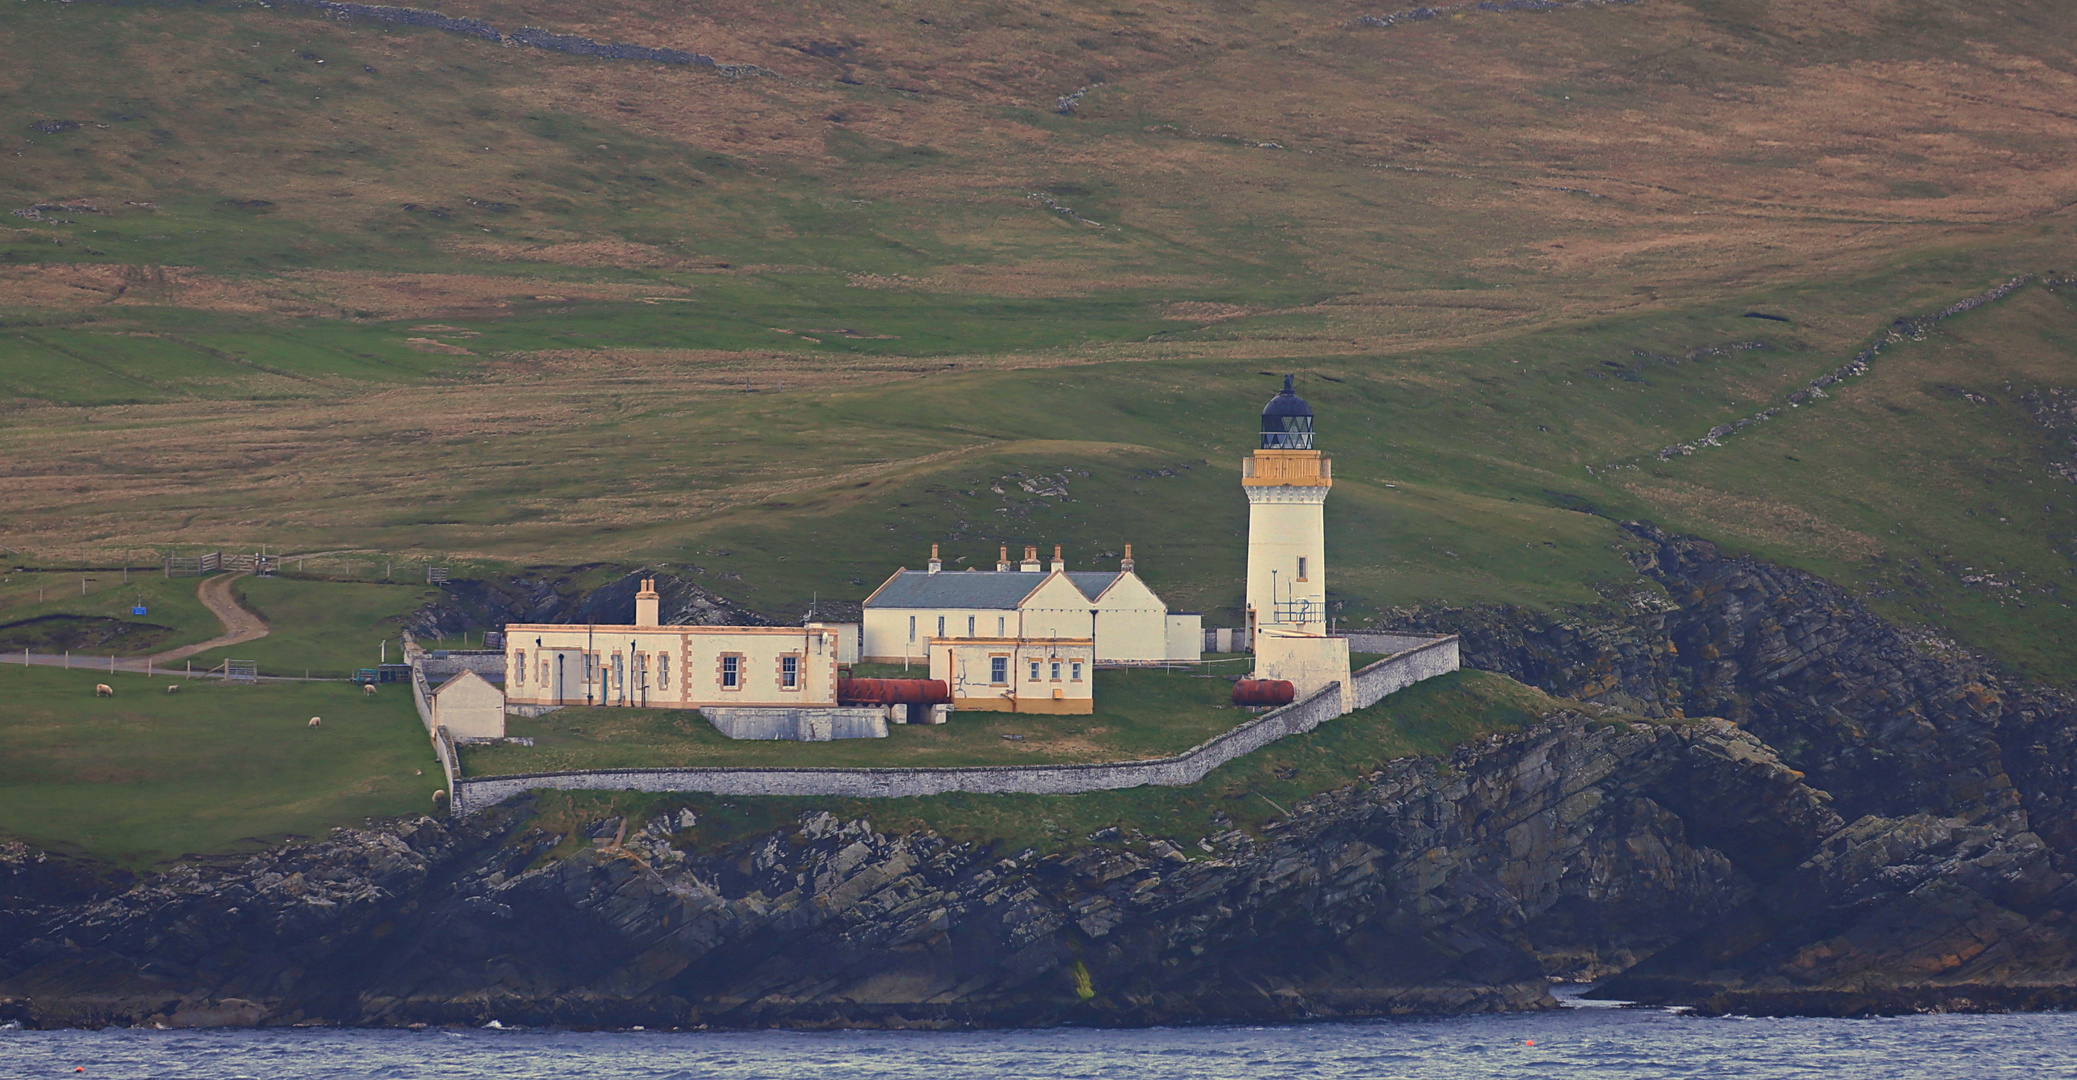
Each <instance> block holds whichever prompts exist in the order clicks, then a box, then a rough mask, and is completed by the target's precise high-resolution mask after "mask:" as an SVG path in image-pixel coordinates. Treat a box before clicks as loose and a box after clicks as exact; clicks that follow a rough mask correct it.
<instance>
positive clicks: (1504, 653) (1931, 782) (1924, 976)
mask: <svg viewBox="0 0 2077 1080" xmlns="http://www.w3.org/2000/svg"><path fill="white" fill-rule="evenodd" d="M1626 527H1627V528H1628V529H1629V530H1630V531H1631V532H1632V534H1633V535H1635V536H1636V537H1637V538H1639V539H1640V540H1642V541H1644V542H1645V547H1644V548H1643V549H1642V551H1641V552H1640V554H1639V555H1638V556H1637V557H1636V561H1637V563H1638V567H1639V570H1640V571H1641V572H1642V573H1644V574H1645V575H1647V576H1648V577H1650V578H1652V579H1654V580H1655V581H1657V582H1658V583H1659V584H1660V585H1661V586H1663V588H1664V590H1665V593H1666V598H1667V599H1666V602H1664V603H1662V604H1655V605H1635V606H1633V607H1632V609H1631V610H1629V611H1625V612H1622V613H1619V614H1610V613H1607V612H1601V613H1580V612H1574V613H1570V614H1569V615H1566V616H1553V615H1533V614H1529V613H1523V612H1508V611H1494V610H1479V611H1435V612H1425V613H1421V614H1420V615H1419V617H1417V618H1416V619H1415V620H1414V621H1416V622H1419V623H1422V624H1424V625H1428V626H1433V627H1437V628H1448V629H1450V630H1452V631H1454V632H1457V633H1460V634H1462V635H1463V648H1464V652H1465V661H1466V663H1467V664H1468V665H1472V666H1479V667H1489V668H1492V669H1495V670H1501V671H1505V672H1508V673H1509V674H1513V675H1515V676H1516V677H1518V678H1522V679H1524V680H1525V681H1528V682H1531V683H1534V684H1536V685H1539V686H1542V687H1544V688H1546V689H1549V690H1551V691H1553V692H1555V693H1560V694H1566V695H1570V696H1576V697H1580V698H1584V699H1587V700H1597V699H1598V700H1607V701H1611V702H1618V703H1621V704H1623V705H1625V706H1626V707H1629V708H1633V709H1637V710H1639V711H1641V712H1645V713H1648V714H1652V715H1661V716H1675V715H1683V714H1690V715H1692V714H1701V713H1708V714H1715V715H1720V716H1723V717H1726V718H1728V719H1730V720H1732V721H1734V722H1736V723H1738V724H1739V725H1740V726H1741V727H1742V728H1744V729H1745V730H1747V731H1750V732H1751V733H1752V734H1754V735H1756V736H1758V737H1759V738H1760V739H1762V740H1763V741H1764V742H1766V743H1767V744H1768V745H1769V746H1770V747H1771V748H1772V749H1774V750H1775V751H1776V752H1777V753H1778V754H1779V755H1780V757H1781V759H1782V760H1783V761H1784V762H1785V763H1787V764H1788V765H1789V766H1791V767H1793V768H1795V769H1797V770H1799V771H1801V772H1803V773H1805V774H1806V779H1807V782H1808V783H1809V784H1810V785H1811V786H1813V787H1815V788H1817V789H1820V790H1823V791H1825V792H1827V793H1828V794H1829V795H1830V796H1831V797H1832V799H1833V804H1834V806H1835V807H1836V808H1837V809H1838V811H1839V812H1840V814H1841V815H1842V816H1843V817H1845V818H1846V819H1847V820H1849V821H1850V822H1851V823H1852V824H1851V825H1850V826H1849V827H1848V828H1846V829H1844V830H1842V831H1841V832H1840V833H1838V834H1835V835H1833V836H1831V837H1828V838H1825V839H1824V840H1823V842H1822V843H1820V844H1818V845H1815V846H1814V847H1813V848H1812V849H1811V850H1810V851H1809V852H1806V853H1804V854H1803V855H1802V856H1801V858H1800V859H1799V860H1798V862H1797V865H1796V866H1794V867H1793V868H1792V869H1791V870H1789V872H1787V873H1786V874H1784V875H1783V876H1782V877H1781V878H1779V879H1778V880H1772V881H1769V882H1767V886H1766V888H1764V889H1763V890H1761V891H1760V892H1759V893H1756V894H1755V896H1754V898H1753V901H1752V903H1750V904H1749V905H1747V906H1746V907H1745V908H1744V909H1742V910H1741V911H1740V913H1739V915H1738V917H1737V918H1736V919H1733V920H1730V921H1728V922H1726V923H1724V924H1722V925H1716V926H1711V927H1708V928H1706V929H1701V930H1698V931H1697V932H1696V933H1694V934H1693V935H1691V937H1690V938H1689V939H1688V940H1686V941H1684V942H1682V943H1681V944H1679V945H1678V946H1676V947H1674V948H1671V949H1668V950H1667V951H1665V952H1664V953H1662V954H1659V955H1656V956H1654V957H1652V958H1651V959H1650V960H1649V961H1647V962H1645V963H1644V964H1642V965H1640V966H1639V967H1637V968H1635V969H1634V970H1631V971H1630V972H1628V973H1627V974H1625V975H1624V976H1623V977H1622V978H1619V979H1617V980H1615V981H1614V982H1612V983H1611V984H1610V985H1609V986H1607V987H1606V988H1605V989H1604V991H1603V992H1604V993H1605V994H1607V995H1608V996H1628V997H1637V998H1643V999H1647V1000H1653V1001H1677V1002H1688V1003H1696V1004H1700V1005H1702V1006H1704V1007H1707V1008H1717V1009H1731V1010H1737V1011H1743V1012H1755V1011H1783V1012H1809V1011H1819V1012H1860V1011H1870V1010H1877V1011H1879V1010H1888V1009H1900V1008H1917V1007H1926V1008H1962V1007H1976V1008H1989V1007H2006V1006H2033V1005H2045V1004H2053V1003H2055V1002H2057V1001H2061V1000H2065V998H2067V997H2072V996H2077V991H2073V989H2072V988H2077V966H2073V964H2072V963H2071V960H2070V949H2069V946H2068V936H2069V935H2068V912H2070V911H2071V910H2072V907H2073V905H2077V893H2073V891H2072V889H2071V887H2070V885H2069V884H2068V883H2069V881H2070V873H2071V872H2072V871H2073V870H2077V817H2073V814H2077V801H2073V786H2072V780H2073V763H2077V702H2073V701H2072V700H2071V698H2070V696H2069V695H2068V694H2066V693H2063V692H2061V691H2056V690H2050V689H2046V688H2042V687H2037V686H2031V685H2027V684H2025V683H2022V682H2019V681H2016V680H2012V679H2008V678H2005V677H2003V676H2001V675H2000V674H1999V673H1998V672H1997V671H1996V670H1995V669H1994V668H1993V667H1992V666H1991V665H1990V664H1988V663H1985V662H1983V661H1982V660H1981V659H1980V658H1976V657H1972V656H1969V655H1968V654H1966V653H1964V652H1962V651H1960V650H1957V649H1955V648H1953V647H1952V646H1950V645H1947V644H1945V643H1943V642H1941V641H1939V640H1938V639H1937V638H1935V637H1933V636H1932V635H1928V634H1915V633H1911V632H1907V631H1905V630H1902V629H1900V628H1898V627H1895V626H1892V625H1890V624H1888V623H1886V622H1884V621H1882V620H1881V619H1880V618H1878V617H1876V616H1875V615H1873V614H1872V613H1870V612H1868V611H1867V610H1866V609H1865V608H1864V607H1862V606H1861V604H1860V603H1859V602H1858V601H1857V600H1855V599H1854V598H1853V597H1852V596H1851V595H1849V594H1847V593H1846V592H1844V591H1843V590H1841V589H1838V588H1836V587H1835V586H1832V585H1831V584H1829V583H1827V582H1825V581H1823V580H1821V579H1818V578H1816V577H1813V576H1811V575H1809V574H1806V573H1803V572H1801V571H1797V570H1793V569H1790V568H1786V567H1781V566H1776V565H1773V564H1769V563H1765V562H1762V561H1760V560H1756V559H1751V558H1726V557H1724V556H1723V555H1722V554H1721V553H1720V552H1719V551H1718V550H1717V549H1716V547H1715V546H1714V545H1712V544H1709V543H1708V542H1706V541H1701V540H1695V539H1692V538H1688V537H1678V536H1671V535H1668V534H1666V533H1664V532H1662V531H1660V530H1658V529H1656V528H1653V527H1652V526H1650V525H1647V524H1642V523H1633V524H1631V525H1629V526H1626ZM1640 608H1641V609H1640ZM2053 943H2062V944H2053ZM2000 988H2003V989H2000ZM2058 995H2062V996H2058Z"/></svg>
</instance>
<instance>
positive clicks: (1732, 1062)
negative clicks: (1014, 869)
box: [0, 1008, 2077, 1080]
mask: <svg viewBox="0 0 2077 1080" xmlns="http://www.w3.org/2000/svg"><path fill="white" fill-rule="evenodd" d="M0 1076H4V1077H7V1078H8V1080H13V1078H16V1077H22V1078H30V1077H35V1078H41V1077H53V1078H55V1077H67V1076H70V1077H75V1078H77V1077H92V1078H95V1080H111V1078H112V1080H190V1078H193V1080H305V1078H308V1080H364V1078H366V1080H420V1078H425V1080H708V1078H716V1080H765V1078H771V1080H850V1078H854V1077H855V1078H860V1080H912V1078H913V1080H985V1078H994V1077H1018V1078H1023V1077H1030V1078H1035V1080H1082V1078H1090V1080H1108V1078H1112V1077H1118V1078H1139V1077H1163V1078H1166V1077H1179V1078H1183V1077H1187V1078H1191V1080H1198V1078H1203V1080H1225V1078H1233V1080H1280V1078H1285V1077H1291V1078H1306V1080H1333V1078H1341V1077H1347V1078H1351V1080H1357V1078H1360V1080H1394V1078H1401V1077H1406V1078H1421V1080H1426V1078H1431V1077H1432V1078H1437V1080H1442V1078H1449V1080H1457V1078H1468V1077H1538V1078H1540V1077H1565V1076H1577V1077H1593V1078H1595V1080H1632V1078H1646V1077H1650V1078H1661V1077H1665V1078H1672V1077H1680V1078H1688V1077H1707V1078H1725V1080H1729V1078H1775V1077H1814V1078H1823V1080H1878V1078H1879V1080H1899V1078H1902V1080H1918V1078H1926V1080H1949V1078H1953V1080H1979V1078H1985V1077H2019V1078H2025V1080H2050V1078H2055V1077H2077V1014H2062V1013H2034V1014H2022V1015H2003V1016H1954V1015H1948V1016H1902V1017H1892V1018H1878V1019H1865V1020H1825V1019H1753V1018H1739V1017H1718V1018H1708V1017H1698V1016H1685V1015H1680V1014H1677V1013H1672V1012H1667V1011H1664V1010H1658V1009H1615V1008H1567V1009H1565V1010H1562V1011H1558V1012H1549V1013H1538V1014H1530V1015H1517V1016H1479V1017H1460V1018H1451V1019H1430V1020H1381V1021H1366V1022H1362V1023H1334V1024H1302V1025H1288V1026H1275V1027H1203V1028H1154V1029H1146V1030H1126V1031H1119V1030H1091V1029H1087V1028H1053V1029H1048V1030H1042V1031H964V1032H885V1031H842V1032H781V1031H757V1032H614V1033H608V1032H575V1031H525V1030H513V1029H505V1030H498V1029H473V1030H466V1031H463V1030H452V1029H448V1030H439V1029H428V1030H424V1031H357V1030H326V1029H302V1030H236V1031H145V1030H135V1029H128V1030H125V1029H108V1030H103V1031H0Z"/></svg>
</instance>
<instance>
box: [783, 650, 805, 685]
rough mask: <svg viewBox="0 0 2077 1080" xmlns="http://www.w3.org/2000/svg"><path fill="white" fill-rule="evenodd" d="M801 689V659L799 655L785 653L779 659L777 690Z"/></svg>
mask: <svg viewBox="0 0 2077 1080" xmlns="http://www.w3.org/2000/svg"><path fill="white" fill-rule="evenodd" d="M800 688H801V658H800V654H799V653H786V654H784V655H782V656H780V657H779V689H781V690H798V689H800Z"/></svg>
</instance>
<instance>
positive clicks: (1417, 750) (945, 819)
mask: <svg viewBox="0 0 2077 1080" xmlns="http://www.w3.org/2000/svg"><path fill="white" fill-rule="evenodd" d="M1558 704H1560V703H1558V702H1555V701H1553V700H1552V699H1550V698H1547V697H1545V696H1544V695H1542V694H1540V693H1538V692H1536V691H1534V690H1531V689H1529V688H1528V687H1525V686H1523V685H1521V684H1520V683H1517V682H1514V681H1513V680H1511V679H1507V678H1505V677H1502V676H1497V675H1490V674H1486V673H1484V672H1477V671H1462V672H1457V673H1454V674H1451V675H1445V676H1442V677H1440V678H1436V679H1431V680H1428V681H1426V682H1423V683H1419V684H1417V685H1415V686H1413V687H1410V688H1408V689H1406V690H1403V691H1401V692H1400V693H1397V694H1394V695H1392V696H1391V697H1389V698H1387V699H1385V700H1384V701H1381V702H1379V703H1378V704H1376V705H1374V706H1372V707H1370V708H1368V709H1362V710H1359V711H1357V712H1353V713H1350V714H1349V715H1347V716H1344V717H1341V718H1340V719H1338V720H1335V721H1333V722H1331V723H1328V724H1326V725H1323V726H1321V727H1320V728H1318V729H1316V730H1314V731H1312V732H1309V733H1307V734H1305V735H1296V736H1292V737H1291V738H1288V739H1284V740H1282V741H1280V742H1277V743H1274V744H1272V745H1270V746H1268V747H1265V748H1263V749H1262V750H1259V751H1257V752H1255V753H1253V754H1250V755H1248V756H1247V757H1245V758H1242V759H1240V760H1238V761H1234V762H1229V763H1228V764H1226V765H1223V766H1221V767H1220V768H1218V769H1216V770H1213V772H1212V773H1211V774H1210V775H1209V776H1206V777H1205V778H1204V780H1202V781H1201V782H1199V783H1197V784H1193V785H1190V786H1188V787H1180V788H1164V787H1142V788H1131V789H1127V790H1124V791H1105V792H1093V793H1090V794H1086V795H1065V796H1036V795H964V794H961V795H941V796H932V797H929V798H917V799H823V798H743V797H738V796H729V797H725V798H724V797H719V796H704V795H640V794H634V793H603V792H602V793H587V792H575V793H572V792H554V791H544V792H541V793H539V794H538V795H536V796H535V800H536V802H535V807H536V811H535V812H536V815H537V817H538V818H539V823H540V824H541V825H542V826H543V827H545V828H548V829H550V830H552V831H556V832H562V833H564V834H566V835H568V836H572V837H578V838H577V839H571V840H568V841H566V845H570V846H574V845H576V844H581V843H582V842H583V841H582V840H581V833H579V832H578V828H579V827H580V826H582V825H585V824H588V823H590V822H592V821H596V820H598V819H599V818H602V817H610V816H614V815H627V816H628V817H629V818H630V827H631V828H633V827H638V826H639V824H640V822H641V821H642V820H644V819H646V818H648V817H651V816H655V815H660V814H664V813H674V812H675V811H676V810H678V809H679V808H681V807H686V808H690V809H692V810H693V812H694V813H695V814H697V815H698V816H699V824H698V825H697V826H696V827H695V828H694V829H692V830H691V831H690V832H689V833H688V834H687V835H686V836H685V837H684V839H686V840H687V841H689V842H691V843H692V844H694V845H697V846H698V847H699V848H700V849H702V850H714V849H716V848H719V847H722V846H724V845H727V844H729V843H732V842H735V841H738V840H741V839H745V838H748V837H751V836H756V835H759V834H761V833H764V832H766V831H769V830H771V829H775V828H780V827H783V826H785V825H787V824H790V823H792V822H793V821H794V819H795V818H796V817H798V816H799V815H800V814H802V813H804V812H807V811H810V810H827V811H829V812H831V813H834V814H836V815H838V816H839V817H842V818H845V819H847V820H848V819H851V818H861V817H862V818H868V819H870V820H871V821H872V822H873V825H874V827H875V828H877V829H880V830H883V831H890V832H893V831H901V830H904V829H909V828H919V827H920V828H929V829H933V830H935V831H937V832H939V833H940V834H942V835H946V836H950V837H952V838H954V839H958V840H973V841H978V842H981V843H991V844H997V845H1000V848H1001V850H1003V851H1005V852H1010V851H1016V850H1018V849H1020V848H1022V847H1025V846H1031V847H1035V848H1037V849H1039V850H1040V851H1051V850H1058V849H1060V848H1063V847H1068V846H1071V845H1074V844H1077V843H1080V842H1082V841H1083V840H1084V839H1085V838H1086V837H1087V836H1088V835H1089V834H1091V833H1094V832H1097V831H1098V830H1101V829H1104V828H1107V827H1110V826H1114V825H1115V826H1120V827H1122V828H1125V829H1137V830H1140V831H1143V832H1144V833H1146V834H1147V835H1148V836H1150V837H1165V838H1168V839H1171V840H1174V841H1176V842H1177V843H1178V844H1179V846H1181V847H1182V848H1183V849H1184V851H1185V852H1186V853H1188V854H1193V855H1194V854H1195V853H1196V852H1197V847H1196V841H1197V840H1198V838H1200V837H1204V836H1209V835H1212V834H1214V833H1217V832H1220V831H1223V830H1224V829H1226V828H1233V827H1239V828H1244V829H1249V830H1251V831H1252V830H1256V829H1259V828H1260V827H1261V826H1262V825H1263V824H1264V823H1266V822H1268V821H1269V820H1271V819H1272V818H1275V817H1279V816H1281V815H1282V813H1283V812H1284V810H1288V809H1290V808H1291V807H1292V806H1293V804H1294V803H1296V802H1297V801H1298V800H1300V799H1304V798H1306V797H1308V796H1311V795H1316V794H1319V793H1320V792H1324V791H1331V790H1333V789H1335V788H1338V787H1341V786H1342V785H1344V784H1347V783H1349V782H1350V781H1351V780H1353V779H1355V778H1357V777H1360V776H1363V775H1366V774H1368V773H1370V772H1372V771H1375V770H1376V769H1378V768H1380V767H1382V766H1383V765H1384V764H1385V763H1386V762H1388V761H1391V760H1394V759H1396V758H1401V757H1407V756H1410V755H1423V754H1429V755H1433V754H1442V753H1446V752H1447V751H1448V750H1449V749H1450V748H1451V747H1453V746H1456V745H1458V744H1459V743H1462V742H1464V741H1465V740H1467V739H1471V738H1474V737H1477V736H1479V735H1483V734H1487V733H1491V732H1506V731H1514V730H1518V729H1520V728H1521V727H1522V726H1523V725H1525V724H1530V723H1533V722H1535V721H1536V720H1537V719H1539V718H1541V717H1543V716H1546V715H1548V714H1549V713H1550V712H1551V711H1552V710H1553V709H1554V708H1555V707H1556V706H1557V705H1558ZM1215 816H1223V818H1224V819H1226V820H1227V821H1228V822H1230V824H1227V825H1220V824H1217V823H1216V821H1215Z"/></svg>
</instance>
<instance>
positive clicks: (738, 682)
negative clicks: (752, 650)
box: [721, 653, 743, 690]
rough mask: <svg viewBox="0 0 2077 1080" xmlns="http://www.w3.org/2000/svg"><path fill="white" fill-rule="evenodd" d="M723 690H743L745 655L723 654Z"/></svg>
mask: <svg viewBox="0 0 2077 1080" xmlns="http://www.w3.org/2000/svg"><path fill="white" fill-rule="evenodd" d="M721 688H722V689H723V690H741V689H742V688H743V655H742V654H741V653H722V654H721Z"/></svg>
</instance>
